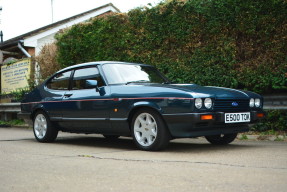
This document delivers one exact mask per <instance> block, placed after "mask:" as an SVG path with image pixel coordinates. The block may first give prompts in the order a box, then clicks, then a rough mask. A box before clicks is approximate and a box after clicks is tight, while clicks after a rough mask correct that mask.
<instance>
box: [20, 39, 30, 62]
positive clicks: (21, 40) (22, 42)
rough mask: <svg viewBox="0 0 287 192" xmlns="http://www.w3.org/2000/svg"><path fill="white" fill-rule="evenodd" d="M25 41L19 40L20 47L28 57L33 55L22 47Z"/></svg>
mask: <svg viewBox="0 0 287 192" xmlns="http://www.w3.org/2000/svg"><path fill="white" fill-rule="evenodd" d="M23 42H24V41H23V40H20V41H19V42H18V48H19V49H20V50H21V51H22V52H23V53H24V54H25V55H26V57H29V58H30V57H31V55H30V54H29V53H28V52H27V51H26V50H25V49H24V47H22V43H23Z"/></svg>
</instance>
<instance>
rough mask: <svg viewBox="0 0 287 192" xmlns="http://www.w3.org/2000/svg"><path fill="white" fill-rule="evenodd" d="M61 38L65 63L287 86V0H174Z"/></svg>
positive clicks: (228, 83)
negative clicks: (132, 65) (142, 67)
mask: <svg viewBox="0 0 287 192" xmlns="http://www.w3.org/2000/svg"><path fill="white" fill-rule="evenodd" d="M56 39H57V46H58V58H57V60H58V62H59V63H60V65H61V66H62V67H66V66H70V65H74V64H77V63H82V62H89V61H100V60H115V61H129V62H140V63H147V64H151V65H154V66H157V67H158V68H159V69H160V70H161V71H162V72H163V73H165V74H166V75H167V76H168V77H169V78H170V79H172V80H173V81H175V82H178V83H191V82H193V83H197V84H200V85H214V86H224V87H232V88H241V89H248V90H252V91H256V92H261V93H264V92H270V91H274V90H280V91H282V90H283V91H284V90H286V89H287V78H286V76H287V2H286V1H285V0H264V1H263V0H252V1H246V0H212V1H207V0H190V1H169V2H164V3H161V4H159V5H157V6H155V7H152V8H137V9H134V10H131V11H130V12H128V13H127V14H124V13H121V14H111V15H108V16H104V17H100V18H96V19H92V20H90V21H89V22H87V23H84V24H78V25H74V26H73V27H71V28H69V29H67V30H65V31H62V32H60V33H58V34H57V36H56Z"/></svg>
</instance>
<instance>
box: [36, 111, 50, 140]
mask: <svg viewBox="0 0 287 192" xmlns="http://www.w3.org/2000/svg"><path fill="white" fill-rule="evenodd" d="M47 127H48V123H47V120H46V117H45V116H44V115H43V114H41V113H39V114H38V115H37V116H36V118H35V121H34V131H35V136H36V137H37V138H38V139H43V138H44V137H45V135H46V133H47Z"/></svg>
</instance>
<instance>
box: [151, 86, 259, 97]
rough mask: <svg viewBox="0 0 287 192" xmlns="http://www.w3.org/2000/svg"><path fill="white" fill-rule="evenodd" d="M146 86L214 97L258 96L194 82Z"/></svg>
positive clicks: (197, 95) (196, 95)
mask: <svg viewBox="0 0 287 192" xmlns="http://www.w3.org/2000/svg"><path fill="white" fill-rule="evenodd" d="M146 86H152V87H165V88H171V89H177V90H181V91H186V92H189V93H190V94H191V95H192V96H193V97H195V98H197V97H214V98H221V99H222V98H234V97H236V98H241V99H247V98H250V97H260V96H259V95H258V94H256V93H253V92H249V91H242V90H237V89H230V88H225V87H212V86H200V85H196V84H153V85H152V84H150V85H146Z"/></svg>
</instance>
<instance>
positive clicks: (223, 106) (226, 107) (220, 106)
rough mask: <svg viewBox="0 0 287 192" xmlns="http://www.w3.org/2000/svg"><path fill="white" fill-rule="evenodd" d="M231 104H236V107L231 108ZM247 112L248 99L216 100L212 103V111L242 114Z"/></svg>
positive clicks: (248, 108)
mask: <svg viewBox="0 0 287 192" xmlns="http://www.w3.org/2000/svg"><path fill="white" fill-rule="evenodd" d="M233 102H236V103H237V104H238V105H237V106H233V105H232V103H233ZM249 110H250V107H249V100H248V99H217V100H215V102H214V111H222V112H243V111H249Z"/></svg>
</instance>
